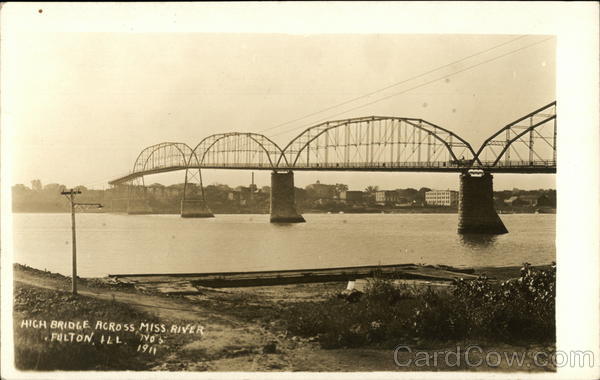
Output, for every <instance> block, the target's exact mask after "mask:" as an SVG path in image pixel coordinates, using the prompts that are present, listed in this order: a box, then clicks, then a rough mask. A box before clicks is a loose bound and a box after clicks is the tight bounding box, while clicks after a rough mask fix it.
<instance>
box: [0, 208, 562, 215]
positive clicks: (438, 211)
mask: <svg viewBox="0 0 600 380" xmlns="http://www.w3.org/2000/svg"><path fill="white" fill-rule="evenodd" d="M497 212H498V214H500V215H507V214H536V212H535V210H526V211H524V210H510V211H509V210H498V211H497ZM12 213H13V214H69V213H70V211H12ZM77 213H78V214H121V215H127V213H126V212H123V211H114V212H113V211H77ZM457 213H458V210H456V209H451V210H448V209H437V208H419V209H393V210H380V211H379V210H366V211H362V210H359V211H353V210H349V211H342V212H338V211H319V210H307V211H302V212H301V214H309V215H310V214H370V215H376V214H457ZM538 213H539V214H553V215H555V214H556V209H552V210H547V211H544V212H538ZM214 214H215V215H269V213H260V212H237V213H232V212H224V213H219V212H214ZM146 215H179V213H178V212H153V213H150V214H146Z"/></svg>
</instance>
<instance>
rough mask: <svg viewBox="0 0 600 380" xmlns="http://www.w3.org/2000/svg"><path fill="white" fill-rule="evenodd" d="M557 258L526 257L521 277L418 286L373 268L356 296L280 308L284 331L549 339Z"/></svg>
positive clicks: (340, 343)
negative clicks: (532, 260) (538, 264)
mask: <svg viewBox="0 0 600 380" xmlns="http://www.w3.org/2000/svg"><path fill="white" fill-rule="evenodd" d="M555 282H556V266H555V265H554V264H553V265H552V266H551V267H550V268H549V269H538V268H534V267H532V266H531V265H529V264H527V263H526V264H524V266H523V268H521V273H520V277H519V278H515V279H510V280H507V281H504V282H501V283H497V282H493V281H491V280H489V279H488V278H486V277H485V276H480V277H479V278H478V279H476V280H462V279H460V280H457V281H456V282H455V284H454V285H455V286H453V287H452V290H446V291H433V290H432V289H431V288H427V289H425V290H417V289H416V288H412V287H407V286H400V287H399V286H397V285H395V284H394V283H393V282H392V281H391V280H390V279H388V278H385V277H382V276H378V277H376V278H375V279H374V280H372V281H371V282H370V283H369V285H368V286H367V289H366V291H365V293H364V294H363V295H362V296H360V297H356V298H354V297H343V298H342V297H339V296H332V297H330V298H329V299H327V300H325V301H322V302H307V303H302V304H297V305H294V306H292V307H290V308H287V309H286V310H284V312H283V319H284V320H285V324H286V326H287V329H288V331H289V332H291V333H292V334H294V335H298V336H303V337H314V336H316V337H317V339H318V341H319V343H320V344H321V346H322V347H323V348H339V347H360V346H366V345H370V346H380V347H389V348H392V347H394V346H396V345H398V344H399V342H424V341H429V342H431V341H463V340H479V341H485V342H497V343H512V344H515V343H523V344H531V343H541V344H553V343H554V342H555V339H556V327H555V295H556V292H555Z"/></svg>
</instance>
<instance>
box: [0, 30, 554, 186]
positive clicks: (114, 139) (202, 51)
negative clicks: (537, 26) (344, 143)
mask: <svg viewBox="0 0 600 380" xmlns="http://www.w3.org/2000/svg"><path fill="white" fill-rule="evenodd" d="M519 37H521V38H519ZM11 38H12V39H13V41H12V42H13V43H14V45H15V46H18V48H17V49H13V50H12V51H11V52H10V53H11V54H9V55H8V57H7V58H6V59H7V62H6V64H7V67H8V69H7V72H6V74H7V75H10V76H11V77H12V78H13V79H14V83H18V86H13V87H11V88H10V93H9V95H10V97H11V99H10V102H9V105H8V107H9V108H8V109H5V110H3V112H8V113H9V115H10V119H11V124H12V125H13V126H14V128H12V130H11V131H10V133H11V135H9V137H10V142H11V144H12V147H13V152H14V154H13V178H12V183H13V184H14V183H24V184H27V185H30V181H31V180H32V179H35V178H39V179H40V180H41V181H42V182H43V183H44V184H47V183H51V182H56V183H62V184H66V185H67V186H74V185H78V184H83V185H86V186H88V187H94V188H102V187H103V186H104V187H107V186H108V185H107V182H108V181H109V180H110V179H113V178H115V177H118V176H119V175H121V174H124V173H126V172H128V171H129V170H131V167H132V166H133V163H134V160H135V158H136V156H137V155H138V153H139V152H140V151H141V150H142V149H143V148H144V147H146V146H149V145H153V144H156V143H159V142H163V141H176V142H185V143H187V144H188V145H191V146H194V145H195V144H196V143H197V142H199V141H200V140H201V139H202V138H203V137H205V136H207V135H210V134H213V133H220V132H229V131H242V132H246V131H247V132H258V133H264V134H265V135H267V136H269V137H272V138H273V140H274V141H275V142H277V143H278V144H280V145H281V146H282V147H283V146H285V144H286V143H287V142H288V141H289V140H290V139H291V138H292V137H294V136H295V135H297V134H298V133H299V132H300V131H301V130H303V129H304V128H306V127H308V126H310V125H312V124H315V123H317V122H319V121H322V120H328V119H340V118H347V117H355V116H367V115H386V116H402V117H418V118H422V119H425V120H427V121H430V122H432V123H435V124H437V125H440V126H442V127H445V128H447V129H450V130H452V131H453V132H455V133H457V134H458V135H460V136H462V137H463V138H465V139H466V140H467V141H469V142H470V143H471V144H472V145H473V147H474V149H477V148H478V147H479V145H480V144H481V143H482V141H483V140H484V139H485V138H487V137H488V136H490V135H491V134H492V133H494V132H495V131H496V130H498V129H499V128H501V127H502V126H504V125H505V124H508V123H509V122H511V121H513V120H515V119H517V118H518V117H520V116H522V115H524V114H526V113H528V112H530V111H533V110H534V109H536V108H539V107H541V106H543V105H546V104H547V103H550V102H552V101H554V100H555V39H553V38H550V39H549V36H543V35H537V36H520V35H394V34H371V35H368V34H367V35H365V34H363V35H353V34H345V35H342V34H339V35H316V34H315V35H285V34H206V33H20V34H13V35H12V36H11ZM544 40H546V41H544ZM542 41H543V42H542ZM501 44H504V45H503V46H500V47H498V48H496V49H492V50H489V51H487V52H484V53H483V54H478V53H480V52H483V51H486V50H488V49H491V48H493V47H495V46H498V45H501ZM530 45H531V46H530ZM470 56H472V57H471V58H468V59H465V60H463V61H462V62H459V63H457V64H453V65H448V64H450V63H452V62H454V61H458V60H461V59H463V58H465V57H470ZM444 65H448V66H446V67H444V68H442V69H441V70H438V71H435V72H431V73H429V74H425V75H423V76H421V77H419V78H417V79H414V80H410V81H406V80H407V79H410V78H413V77H415V76H418V75H421V74H424V73H427V72H429V71H432V70H434V69H436V68H439V67H442V66H444ZM471 66H474V67H472V68H470V67H471ZM403 81H406V82H405V83H401V82H403ZM429 82H431V83H429ZM396 83H401V84H399V85H397V86H393V87H391V88H388V89H387V90H383V91H379V92H377V93H376V94H374V95H371V96H367V97H365V98H362V99H360V100H357V101H354V102H351V103H349V104H346V105H344V106H341V107H337V108H334V109H331V110H328V111H326V112H322V113H318V114H316V115H314V116H311V117H307V118H304V119H302V120H299V121H296V122H293V123H289V124H285V125H283V126H280V127H276V126H278V125H280V124H282V123H286V122H288V121H291V120H295V119H298V118H301V117H303V116H305V115H307V114H311V113H315V112H318V111H320V110H323V109H325V108H329V107H331V106H334V105H336V104H338V103H341V102H344V101H346V100H349V99H353V98H356V97H359V96H362V95H365V94H368V93H371V92H374V91H376V90H379V89H382V88H385V87H388V86H391V85H394V84H396ZM427 83H428V84H427ZM421 85H422V86H421ZM417 86H420V87H418V88H415V89H411V88H413V87H417ZM394 94H398V95H395V96H391V95H394ZM385 97H389V98H388V99H386V100H382V101H378V100H379V99H381V98H385ZM368 103H372V104H368ZM366 104H368V105H366ZM362 105H366V106H364V107H361V108H358V109H354V110H351V111H349V112H345V111H347V110H350V109H353V108H356V107H359V106H362ZM317 179H318V180H320V181H321V182H323V183H336V182H342V183H347V184H349V185H350V188H351V189H363V188H364V187H366V186H367V185H379V187H380V188H390V189H393V188H399V187H420V186H428V187H432V188H457V186H458V174H431V173H424V174H411V173H387V174H382V173H335V172H303V173H299V172H298V173H296V185H297V186H305V185H307V184H309V183H313V182H315V181H316V180H317ZM182 181H183V172H179V173H171V174H165V175H156V176H151V177H147V178H146V183H152V182H163V183H165V184H170V183H174V182H182ZM249 181H250V172H244V171H229V170H208V171H205V172H204V182H205V183H207V184H210V183H214V182H220V183H227V184H230V185H240V184H248V183H249ZM256 181H257V183H258V184H259V185H268V184H269V177H268V172H261V173H256ZM513 187H519V188H548V187H554V176H553V175H500V174H499V175H496V176H495V188H496V189H498V190H500V189H511V188H513Z"/></svg>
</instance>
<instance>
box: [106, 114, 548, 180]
mask: <svg viewBox="0 0 600 380" xmlns="http://www.w3.org/2000/svg"><path fill="white" fill-rule="evenodd" d="M201 169H250V170H274V171H278V170H319V171H398V172H402V171H413V172H464V171H466V170H469V169H480V170H485V171H490V172H500V173H555V172H556V102H552V103H550V104H548V105H546V106H544V107H541V108H539V109H537V110H535V111H533V112H531V113H529V114H527V115H525V116H523V117H521V118H519V119H518V120H516V121H514V122H512V123H510V124H508V125H506V126H505V127H503V128H501V129H500V130H498V131H497V132H496V133H494V134H493V135H492V136H490V137H489V138H488V139H486V140H485V141H484V143H483V144H482V145H481V147H480V148H479V149H478V150H477V151H475V150H474V149H473V148H472V146H471V145H470V144H469V143H468V142H467V141H466V140H464V139H463V138H461V137H460V136H458V135H457V134H455V133H453V132H452V131H449V130H447V129H445V128H442V127H440V126H437V125H435V124H433V123H430V122H428V121H425V120H422V119H415V118H403V117H392V116H369V117H359V118H351V119H343V120H335V121H327V122H325V123H321V124H317V125H315V126H312V127H310V128H308V129H306V130H304V131H303V132H302V133H300V134H299V135H298V136H296V137H295V138H294V139H293V140H292V141H290V142H289V143H288V144H287V145H286V146H285V148H283V149H282V148H280V147H279V146H278V145H277V144H276V143H275V142H274V141H272V140H271V139H269V138H268V137H266V136H264V135H261V134H257V133H242V132H229V133H221V134H215V135H211V136H208V137H206V138H204V139H203V140H202V141H200V142H199V143H198V144H197V145H196V146H195V147H194V148H193V149H192V148H191V147H190V146H189V145H187V144H184V143H176V142H164V143H160V144H156V145H152V146H149V147H147V148H145V149H143V150H142V152H141V153H140V154H139V155H138V157H137V159H136V161H135V163H134V165H133V170H132V171H131V172H130V173H128V174H126V175H123V176H121V177H119V178H116V179H114V180H112V181H110V182H109V184H111V185H119V184H130V185H135V186H144V181H143V177H144V176H146V175H152V174H157V173H163V172H171V171H179V170H185V171H186V182H185V183H186V185H187V183H188V182H193V181H194V180H196V179H197V180H198V181H199V182H200V187H201V176H200V170H201ZM186 188H187V186H186Z"/></svg>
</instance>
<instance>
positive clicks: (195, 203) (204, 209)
mask: <svg viewBox="0 0 600 380" xmlns="http://www.w3.org/2000/svg"><path fill="white" fill-rule="evenodd" d="M181 217H182V218H214V217H215V215H214V214H213V213H212V211H211V210H210V208H208V205H207V204H206V201H205V200H204V199H182V200H181Z"/></svg>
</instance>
